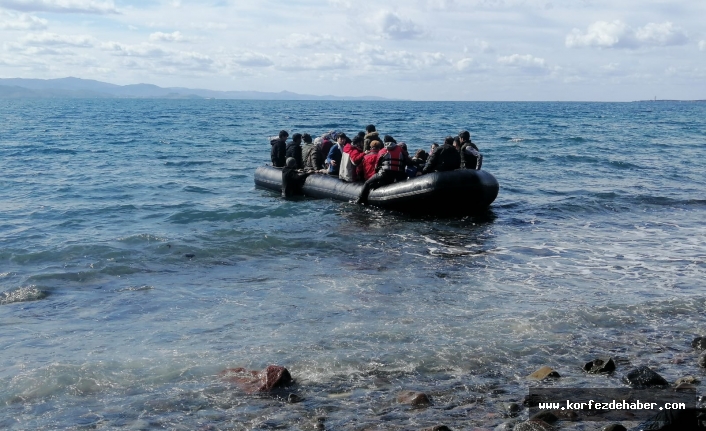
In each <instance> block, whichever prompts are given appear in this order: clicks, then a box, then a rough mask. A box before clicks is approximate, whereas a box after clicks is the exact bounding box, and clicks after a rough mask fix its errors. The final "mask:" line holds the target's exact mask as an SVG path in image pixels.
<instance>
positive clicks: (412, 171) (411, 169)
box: [397, 142, 417, 179]
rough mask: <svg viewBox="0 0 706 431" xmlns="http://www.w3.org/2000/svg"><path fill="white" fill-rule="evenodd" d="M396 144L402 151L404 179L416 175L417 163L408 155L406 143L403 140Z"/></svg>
mask: <svg viewBox="0 0 706 431" xmlns="http://www.w3.org/2000/svg"><path fill="white" fill-rule="evenodd" d="M397 145H399V146H400V148H402V153H403V154H404V158H405V179H407V178H414V177H416V176H417V165H416V164H415V163H414V161H413V160H412V158H411V157H409V150H408V149H407V144H406V143H405V142H399V143H398V144H397Z"/></svg>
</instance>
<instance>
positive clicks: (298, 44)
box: [279, 33, 346, 49]
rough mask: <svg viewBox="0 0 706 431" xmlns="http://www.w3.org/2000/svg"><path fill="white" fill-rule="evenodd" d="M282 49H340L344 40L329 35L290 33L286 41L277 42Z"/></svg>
mask: <svg viewBox="0 0 706 431" xmlns="http://www.w3.org/2000/svg"><path fill="white" fill-rule="evenodd" d="M279 42H280V43H281V44H282V46H283V47H285V48H288V49H301V48H321V47H329V48H340V47H341V46H342V45H343V44H345V42H346V41H345V39H340V38H336V37H333V36H331V35H330V34H326V33H322V34H311V33H306V34H300V33H292V34H290V35H289V36H288V37H287V38H286V39H283V40H280V41H279Z"/></svg>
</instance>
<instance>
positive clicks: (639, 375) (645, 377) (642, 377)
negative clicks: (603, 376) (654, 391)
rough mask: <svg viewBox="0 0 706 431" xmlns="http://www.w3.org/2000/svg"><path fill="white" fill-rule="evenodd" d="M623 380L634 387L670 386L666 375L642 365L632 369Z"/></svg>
mask: <svg viewBox="0 0 706 431" xmlns="http://www.w3.org/2000/svg"><path fill="white" fill-rule="evenodd" d="M623 382H624V383H626V384H628V385H630V386H632V387H634V388H653V387H664V386H669V383H668V382H667V381H666V380H665V379H664V377H662V376H660V375H659V374H657V373H655V372H654V371H652V370H651V369H650V367H647V366H642V367H637V368H635V369H633V370H630V371H629V372H628V373H627V374H626V375H624V376H623Z"/></svg>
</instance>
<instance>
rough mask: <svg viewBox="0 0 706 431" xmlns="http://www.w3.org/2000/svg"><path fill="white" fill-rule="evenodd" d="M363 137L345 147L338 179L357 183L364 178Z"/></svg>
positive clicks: (356, 138)
mask: <svg viewBox="0 0 706 431" xmlns="http://www.w3.org/2000/svg"><path fill="white" fill-rule="evenodd" d="M364 157H365V153H364V152H363V137H362V136H356V137H355V138H354V139H353V142H351V143H349V144H346V145H345V146H344V147H343V154H342V155H341V167H340V169H339V172H338V177H339V178H340V179H342V180H343V181H347V182H350V183H352V182H355V181H358V180H360V179H361V178H362V172H363V163H362V162H363V158H364Z"/></svg>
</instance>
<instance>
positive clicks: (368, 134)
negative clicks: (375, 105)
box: [363, 124, 380, 152]
mask: <svg viewBox="0 0 706 431" xmlns="http://www.w3.org/2000/svg"><path fill="white" fill-rule="evenodd" d="M379 140H380V135H379V134H378V132H377V130H375V125H373V124H368V125H367V126H365V136H364V137H363V151H365V152H368V151H370V144H372V142H373V141H379Z"/></svg>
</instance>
